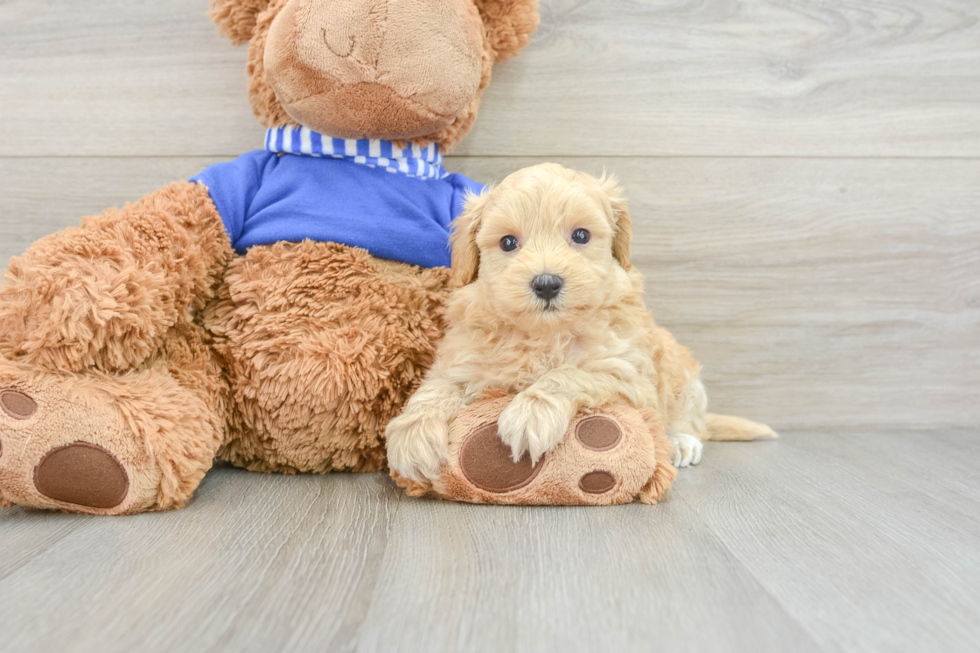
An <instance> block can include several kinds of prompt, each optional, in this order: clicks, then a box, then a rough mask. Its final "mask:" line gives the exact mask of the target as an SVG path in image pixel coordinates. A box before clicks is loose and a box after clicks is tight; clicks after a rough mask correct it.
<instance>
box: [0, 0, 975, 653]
mask: <svg viewBox="0 0 980 653" xmlns="http://www.w3.org/2000/svg"><path fill="white" fill-rule="evenodd" d="M206 6H207V2H206V0H167V1H166V2H160V1H159V0H128V1H125V2H122V1H117V0H90V1H89V2H84V3H82V2H78V1H77V0H6V1H4V2H0V198H2V202H0V266H3V265H5V264H6V262H7V261H8V260H9V257H10V256H13V255H16V254H18V253H19V252H21V251H23V249H24V248H26V247H27V246H28V245H29V244H30V243H31V242H32V241H33V240H35V239H37V238H39V237H40V236H42V235H44V234H46V233H50V232H51V231H53V230H56V229H60V228H63V227H66V226H69V225H74V224H77V222H78V220H79V217H80V216H82V215H86V214H91V213H96V212H99V211H101V210H102V209H104V208H106V207H108V206H117V205H120V204H122V203H124V202H126V201H131V200H134V199H136V198H138V197H139V196H140V195H142V194H144V193H146V192H149V191H151V190H153V189H154V188H157V187H159V186H161V185H163V184H164V183H167V182H169V181H173V180H177V179H186V178H188V177H190V176H192V175H194V174H196V173H197V172H199V171H200V170H201V169H203V168H204V167H206V166H208V165H210V164H211V163H214V162H216V161H221V160H227V159H230V158H233V157H235V156H238V155H239V154H241V153H243V152H245V151H248V150H251V149H255V148H257V147H261V143H262V133H263V132H262V128H261V127H260V126H259V125H258V124H257V123H256V121H255V120H254V118H253V117H252V114H251V111H250V108H249V105H248V100H247V97H246V85H247V79H246V75H245V52H244V49H241V48H238V49H236V48H233V47H232V46H230V45H229V44H228V43H227V42H224V41H222V40H221V39H220V38H219V37H218V36H217V35H216V34H215V31H214V28H213V26H212V25H211V24H210V22H209V21H208V20H207V18H206V17H205V15H204V12H205V9H206ZM484 98H485V99H484V101H483V104H482V106H481V109H480V118H479V120H478V122H477V125H476V127H475V128H474V130H473V131H472V133H471V134H470V135H469V136H468V138H467V139H466V140H465V141H464V142H463V143H462V144H461V145H460V147H459V148H458V149H457V151H456V152H455V153H454V155H453V156H452V157H450V158H449V159H448V160H447V167H448V168H450V169H451V170H453V171H459V172H464V173H466V174H468V175H470V176H471V177H473V178H475V179H478V180H481V181H493V180H499V179H500V178H502V177H503V176H505V175H506V174H508V173H509V172H511V171H513V170H515V169H517V168H520V167H522V166H525V165H530V164H533V163H538V162H541V161H548V160H556V161H559V162H561V163H564V164H566V165H569V166H573V167H576V168H581V169H585V170H588V171H599V170H601V169H603V168H605V169H607V170H608V171H610V172H613V173H615V174H616V175H617V176H618V177H619V178H620V179H621V181H622V183H623V185H624V187H625V189H626V192H627V194H628V197H629V198H630V203H631V210H632V215H633V221H634V225H635V229H636V237H635V242H634V246H633V250H634V260H635V263H636V264H637V265H638V266H639V268H640V269H641V270H642V271H643V272H644V273H645V274H646V275H647V278H648V287H647V301H648V304H649V305H650V307H651V309H652V310H653V311H654V314H655V316H656V317H657V319H658V320H659V321H660V322H661V323H662V324H664V325H665V326H667V327H669V328H670V329H671V330H672V331H673V332H674V333H675V334H676V335H677V336H678V338H679V339H680V340H681V341H682V342H683V343H685V344H687V345H689V346H691V347H692V349H693V350H694V352H695V354H696V355H697V357H698V358H699V360H701V361H702V362H703V364H704V366H705V379H706V382H707V385H708V390H709V395H710V396H711V402H712V405H713V407H714V408H715V409H716V410H718V411H720V412H730V413H737V414H741V415H745V416H747V417H752V418H756V419H760V420H764V421H767V422H769V423H771V424H772V425H773V426H774V427H776V428H777V430H779V431H780V432H782V433H783V436H784V437H783V438H782V439H781V440H779V441H775V442H764V443H754V444H749V445H741V444H729V445H722V444H711V443H709V444H708V445H707V448H706V453H705V458H704V462H703V463H702V465H701V466H700V467H698V468H695V469H689V470H683V471H682V472H681V473H680V474H679V477H678V481H677V483H676V485H675V489H674V491H673V493H672V495H671V497H670V499H669V501H667V502H666V503H664V504H661V505H659V506H655V507H644V506H639V505H632V506H625V507H619V508H612V509H525V508H490V507H473V506H463V505H453V504H443V503H431V502H423V501H417V500H410V499H407V498H405V497H403V496H402V495H400V494H399V493H398V491H397V490H396V488H395V487H394V486H393V485H392V484H391V483H390V482H389V481H388V480H387V479H386V478H384V477H383V476H378V475H371V476H343V475H337V476H329V477H275V476H273V477H269V476H259V475H254V474H249V473H245V472H241V471H237V470H233V469H219V470H215V471H214V472H212V473H211V474H210V475H209V476H208V478H207V479H206V480H205V482H204V484H203V486H202V487H201V489H200V491H199V492H198V495H197V497H196V499H195V500H194V501H193V503H192V504H191V505H190V506H189V507H188V508H187V509H185V510H183V511H179V512H174V513H168V514H154V515H142V516H138V517H134V518H124V519H92V518H86V517H79V516H71V515H58V514H47V513H28V512H24V511H23V510H20V509H9V510H0V651H2V652H3V653H8V652H14V651H34V650H36V651H61V650H65V651H69V650H71V651H74V650H78V651H87V650H92V651H99V652H103V651H116V650H119V651H122V650H160V651H172V650H181V651H205V650H207V651H220V650H229V651H237V650H284V651H285V650H289V651H292V650H311V651H314V650H315V651H345V650H355V649H356V650H361V651H378V650H392V651H395V650H397V651H452V650H458V651H482V650H487V651H494V652H495V653H499V652H501V651H552V650H553V651H578V650H582V651H586V650H587V651H596V650H600V651H629V650H638V651H648V650H664V651H686V650H690V651H699V652H700V651H810V650H818V651H910V652H918V651H975V650H977V647H978V644H977V642H980V617H978V615H980V474H978V472H977V471H976V469H977V465H976V464H975V463H974V462H973V461H976V460H978V459H980V431H978V427H980V327H978V324H980V4H978V3H977V2H976V1H975V0H896V1H894V2H878V3H854V2H850V1H848V0H797V1H794V2H776V1H774V0H743V1H740V2H733V1H731V0H703V1H699V2H693V1H687V0H683V1H675V2H658V1H655V0H649V1H641V0H635V1H629V2H627V1H620V0H617V1H616V2H610V1H603V2H600V1H599V0H592V1H591V2H590V1H588V0H585V1H583V0H542V25H541V29H540V31H539V33H538V35H537V37H536V40H535V42H534V43H533V44H532V45H531V46H530V47H529V48H528V49H527V51H526V52H525V53H524V54H523V55H521V56H520V57H518V58H516V59H513V60H512V61H509V62H507V63H505V64H501V65H499V66H497V68H496V69H495V71H494V79H493V81H492V83H491V86H490V87H489V89H488V90H487V92H486V94H485V96H484Z"/></svg>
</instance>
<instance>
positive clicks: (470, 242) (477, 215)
mask: <svg viewBox="0 0 980 653" xmlns="http://www.w3.org/2000/svg"><path fill="white" fill-rule="evenodd" d="M489 199H490V189H489V188H488V189H486V190H485V191H483V193H481V194H480V195H470V196H469V197H468V198H467V199H466V208H464V209H463V212H462V213H460V214H459V217H458V218H456V219H455V220H453V226H452V231H451V232H450V234H449V241H450V242H451V243H452V246H453V254H452V261H453V275H452V276H453V285H454V286H455V287H457V288H459V287H461V286H465V285H466V284H468V283H473V282H474V281H476V275H477V272H478V271H479V270H480V248H479V247H477V246H476V233H477V232H478V231H479V230H480V225H481V224H483V211H484V209H485V208H486V206H487V202H488V201H489Z"/></svg>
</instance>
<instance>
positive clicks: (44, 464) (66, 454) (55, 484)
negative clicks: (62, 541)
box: [34, 442, 129, 509]
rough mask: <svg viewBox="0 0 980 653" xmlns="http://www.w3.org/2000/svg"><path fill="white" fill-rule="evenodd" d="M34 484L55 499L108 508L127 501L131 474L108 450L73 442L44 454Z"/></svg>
mask: <svg viewBox="0 0 980 653" xmlns="http://www.w3.org/2000/svg"><path fill="white" fill-rule="evenodd" d="M34 487H36V488H37V491H38V492H40V493H41V494H43V495H44V496H46V497H48V498H49V499H54V500H55V501H64V502H65V503H71V504H74V505H77V506H84V507H86V508H102V509H109V508H115V507H116V506H118V505H119V504H121V503H122V502H123V501H125V500H126V495H127V494H128V493H129V476H128V475H127V474H126V470H125V468H124V467H123V466H122V463H120V462H119V460H118V459H117V458H116V457H115V456H114V455H113V454H112V453H110V452H109V451H108V450H107V449H104V448H102V447H100V446H98V445H96V444H91V443H89V442H73V443H71V444H68V445H65V446H63V447H56V448H54V449H52V450H51V451H49V452H48V453H46V454H45V455H44V457H43V458H42V459H41V462H40V463H38V465H37V467H35V468H34Z"/></svg>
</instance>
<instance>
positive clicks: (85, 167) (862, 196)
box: [0, 157, 980, 430]
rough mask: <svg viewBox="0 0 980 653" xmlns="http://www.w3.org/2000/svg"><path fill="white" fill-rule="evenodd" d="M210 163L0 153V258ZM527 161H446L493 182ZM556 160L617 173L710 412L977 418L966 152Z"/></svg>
mask: <svg viewBox="0 0 980 653" xmlns="http://www.w3.org/2000/svg"><path fill="white" fill-rule="evenodd" d="M213 161H214V159H209V158H154V159H146V160H144V159H128V158H124V159H114V158H94V159H88V158H80V159H56V160H52V159H0V193H2V194H3V196H4V197H5V198H6V205H5V207H4V208H3V213H4V215H3V218H2V219H3V221H4V224H5V225H9V226H7V227H6V230H5V233H4V235H5V239H4V241H3V243H2V246H0V257H2V258H0V263H3V264H4V265H6V261H7V260H8V258H9V256H11V255H13V254H15V253H19V252H21V251H23V249H24V248H26V247H27V246H28V245H29V244H30V242H31V241H33V240H34V239H35V238H38V237H40V236H42V235H44V234H46V233H50V232H51V231H54V230H56V229H60V228H63V227H65V226H69V225H72V224H77V221H78V217H79V216H81V215H84V214H89V213H94V212H98V211H100V210H101V209H103V208H105V207H107V206H114V205H119V204H121V203H123V202H125V201H127V200H133V199H136V198H137V197H139V196H140V195H141V194H143V193H146V192H149V191H150V190H152V189H154V188H156V187H157V186H160V185H162V184H164V183H167V182H169V181H173V180H176V179H182V178H183V179H186V178H188V177H190V176H192V175H194V174H195V173H197V172H198V171H200V170H201V169H202V168H204V167H205V166H206V165H208V164H209V163H212V162H213ZM539 161H540V160H539V159H524V158H495V157H484V158H480V157H460V158H454V159H451V160H449V162H448V164H447V165H448V166H449V167H450V168H451V169H453V170H458V171H461V172H464V173H466V174H468V175H470V176H472V177H474V178H476V179H481V180H487V181H491V180H499V179H501V178H503V177H504V176H506V175H507V174H508V173H510V172H511V171H513V170H516V169H518V168H520V167H522V166H525V165H531V164H534V163H537V162H539ZM559 161H560V162H562V163H565V164H566V165H569V166H573V167H577V168H581V169H585V170H589V171H591V172H595V173H598V172H600V171H601V170H602V168H603V167H605V168H606V169H607V170H609V171H611V172H614V173H616V174H617V175H618V176H619V178H620V179H621V181H622V184H623V186H624V187H625V189H626V191H627V193H628V197H629V199H630V206H631V212H632V215H633V220H634V230H635V234H634V244H633V255H634V261H635V262H636V264H637V265H638V266H639V268H640V269H641V270H642V271H643V272H644V273H645V274H646V275H647V279H648V284H647V301H648V305H649V306H650V308H651V310H652V311H653V313H654V315H655V316H656V317H657V319H658V320H659V321H660V322H661V323H662V324H664V325H665V326H667V327H668V328H670V329H671V330H672V331H673V332H674V333H675V334H676V335H677V337H678V338H679V339H680V340H681V342H683V343H685V344H687V345H688V346H690V347H691V348H692V349H693V350H694V353H695V354H696V355H697V357H698V358H699V360H701V362H702V363H703V364H704V376H705V380H706V382H707V384H708V390H709V396H710V397H711V404H712V407H713V409H715V410H717V411H720V412H728V413H736V414H740V415H746V416H749V417H753V418H756V419H760V420H764V421H767V422H769V423H771V424H772V425H773V426H774V427H775V428H776V429H777V430H779V429H787V428H832V427H836V426H849V427H855V426H870V427H889V428H910V427H915V426H920V427H921V426H964V427H969V426H972V425H975V424H976V423H978V422H980V402H978V401H977V400H976V398H977V396H980V329H977V327H976V325H977V323H978V322H980V221H978V220H977V219H976V218H977V215H978V214H977V207H978V206H980V161H971V160H965V161H963V160H938V161H937V160H929V161H910V160H897V161H889V160H873V161H869V160H860V161H851V160H846V159H841V160H836V159H835V160H811V159H760V158H753V159H730V158H721V159H710V158H685V159H645V158H610V159H603V158H588V159H577V158H572V159H559ZM50 179H56V180H58V183H57V184H54V185H53V186H52V185H51V184H50V183H49V180H50Z"/></svg>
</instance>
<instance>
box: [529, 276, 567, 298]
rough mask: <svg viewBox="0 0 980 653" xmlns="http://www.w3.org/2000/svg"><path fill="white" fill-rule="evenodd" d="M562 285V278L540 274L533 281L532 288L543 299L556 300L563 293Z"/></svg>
mask: <svg viewBox="0 0 980 653" xmlns="http://www.w3.org/2000/svg"><path fill="white" fill-rule="evenodd" d="M562 283H564V282H563V281H562V279H561V277H559V276H556V275H554V274H539V275H538V276H536V277H534V279H532V280H531V288H533V289H534V294H535V295H537V296H538V297H540V298H541V299H554V298H555V297H557V296H558V293H560V292H561V286H562Z"/></svg>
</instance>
